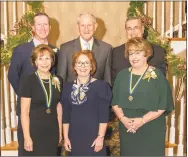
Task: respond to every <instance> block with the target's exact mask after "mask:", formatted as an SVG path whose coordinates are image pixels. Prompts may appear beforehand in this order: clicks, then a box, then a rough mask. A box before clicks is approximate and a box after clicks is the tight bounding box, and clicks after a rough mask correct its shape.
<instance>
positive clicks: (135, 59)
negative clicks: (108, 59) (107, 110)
mask: <svg viewBox="0 0 188 157" xmlns="http://www.w3.org/2000/svg"><path fill="white" fill-rule="evenodd" d="M126 49H127V50H126V52H125V57H128V59H129V62H130V64H131V67H130V68H126V69H124V70H122V71H120V72H119V73H118V75H117V77H116V80H115V84H114V86H113V100H112V108H113V110H114V112H115V114H116V115H117V117H118V118H119V121H120V122H119V135H120V155H121V156H165V134H166V129H165V126H166V121H165V116H166V115H168V114H169V113H170V112H171V111H172V110H173V109H174V105H173V99H172V93H171V89H170V86H169V83H168V81H167V80H166V78H165V77H164V74H163V73H162V72H161V71H160V70H159V69H157V68H155V67H152V66H150V65H148V63H147V60H148V58H149V57H150V56H151V55H152V48H151V46H150V44H149V43H148V42H147V41H146V40H144V39H141V38H138V37H135V38H132V39H130V40H129V41H128V42H127V44H126Z"/></svg>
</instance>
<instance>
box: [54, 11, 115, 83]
mask: <svg viewBox="0 0 188 157" xmlns="http://www.w3.org/2000/svg"><path fill="white" fill-rule="evenodd" d="M77 28H78V32H79V34H80V36H79V37H78V38H77V39H74V40H72V41H69V42H67V43H64V44H62V45H61V46H60V52H59V54H58V65H57V73H58V74H59V75H60V76H61V77H62V78H63V80H64V81H65V82H71V81H73V80H74V79H75V78H76V77H75V74H74V73H73V71H72V69H71V65H72V55H73V54H74V53H75V52H77V51H80V50H86V49H87V50H90V51H91V53H93V54H94V56H95V59H96V62H97V71H96V73H95V75H94V77H95V78H97V79H101V80H105V81H106V82H108V83H109V84H111V54H112V47H111V45H109V44H107V43H105V42H103V41H101V40H97V39H95V38H94V37H93V34H94V32H95V30H96V28H97V22H96V18H95V16H94V15H92V14H90V13H82V14H80V15H79V17H78V20H77Z"/></svg>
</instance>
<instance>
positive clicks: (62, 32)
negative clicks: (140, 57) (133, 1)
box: [44, 2, 129, 47]
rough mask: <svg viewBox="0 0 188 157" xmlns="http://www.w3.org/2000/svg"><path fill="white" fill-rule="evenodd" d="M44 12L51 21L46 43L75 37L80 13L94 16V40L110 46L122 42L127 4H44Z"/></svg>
mask: <svg viewBox="0 0 188 157" xmlns="http://www.w3.org/2000/svg"><path fill="white" fill-rule="evenodd" d="M44 5H45V12H46V13H47V14H48V15H50V17H51V18H52V19H53V20H52V31H51V34H50V42H51V43H53V44H55V45H57V46H58V47H59V46H60V44H61V43H64V42H67V41H69V40H72V39H74V38H76V37H77V36H78V32H77V28H76V20H77V17H78V15H79V14H80V13H81V12H91V13H93V14H94V15H95V16H96V17H97V21H98V24H99V26H98V29H97V31H96V34H95V35H96V37H97V38H99V39H102V40H104V41H106V42H108V43H110V44H112V45H113V46H117V45H120V44H121V43H124V42H125V31H124V22H125V20H126V13H127V9H128V7H129V2H45V3H44Z"/></svg>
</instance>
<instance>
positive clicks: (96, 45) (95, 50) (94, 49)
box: [92, 38, 101, 58]
mask: <svg viewBox="0 0 188 157" xmlns="http://www.w3.org/2000/svg"><path fill="white" fill-rule="evenodd" d="M92 52H93V54H94V56H95V58H99V57H100V55H101V51H100V43H99V41H98V40H97V39H95V38H94V40H93V47H92Z"/></svg>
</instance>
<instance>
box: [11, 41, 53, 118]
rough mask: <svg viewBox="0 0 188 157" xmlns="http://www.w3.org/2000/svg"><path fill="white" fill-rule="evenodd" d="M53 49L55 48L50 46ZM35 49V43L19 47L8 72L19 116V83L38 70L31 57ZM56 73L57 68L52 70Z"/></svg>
mask: <svg viewBox="0 0 188 157" xmlns="http://www.w3.org/2000/svg"><path fill="white" fill-rule="evenodd" d="M49 47H51V48H52V49H53V48H55V47H54V46H52V45H49ZM33 49H34V43H33V41H30V42H28V43H24V44H21V45H19V46H17V47H16V48H15V49H14V51H13V54H12V58H11V64H10V67H9V71H8V80H9V82H10V84H11V85H12V87H13V89H14V91H15V93H16V94H17V96H18V99H17V115H19V114H20V97H19V83H20V81H21V80H22V78H23V77H24V76H25V75H29V74H31V73H33V72H35V71H36V68H35V67H34V66H32V65H31V63H30V56H31V54H32V51H33ZM51 72H52V73H55V67H54V68H52V69H51Z"/></svg>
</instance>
